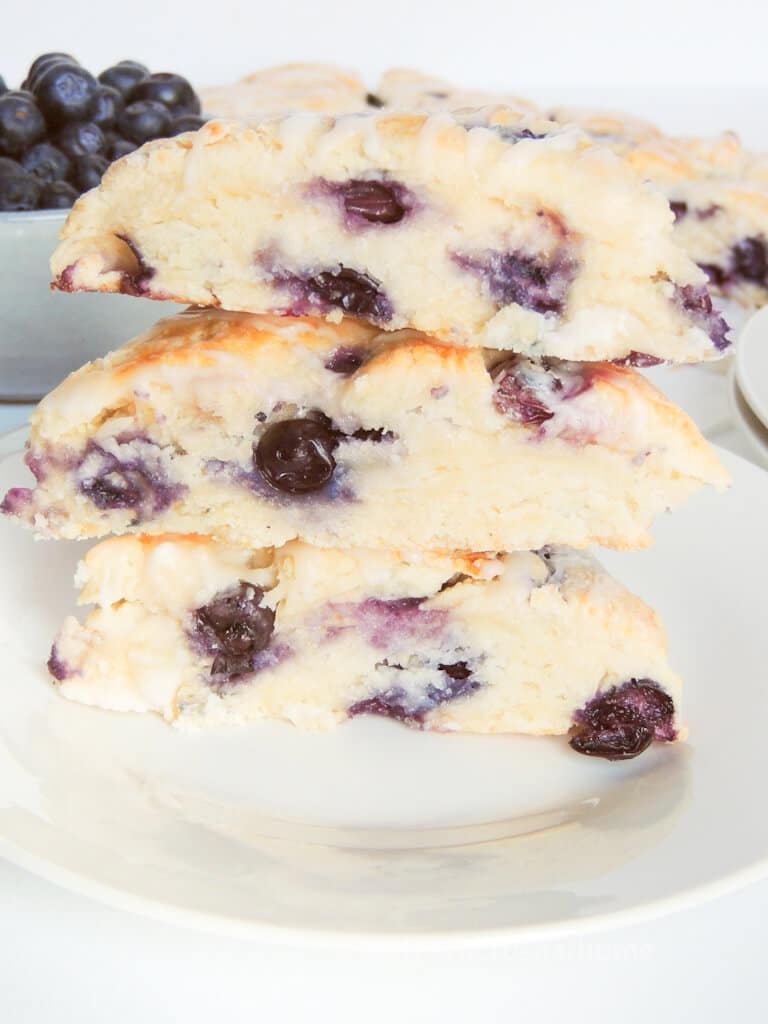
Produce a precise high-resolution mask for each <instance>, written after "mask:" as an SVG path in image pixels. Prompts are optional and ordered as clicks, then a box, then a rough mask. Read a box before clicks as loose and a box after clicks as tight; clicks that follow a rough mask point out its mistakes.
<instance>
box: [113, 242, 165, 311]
mask: <svg viewBox="0 0 768 1024" xmlns="http://www.w3.org/2000/svg"><path fill="white" fill-rule="evenodd" d="M115 238H119V239H120V241H121V242H124V243H125V244H126V245H127V246H128V248H129V249H130V251H131V253H132V255H133V258H134V259H135V260H136V269H135V270H133V271H129V270H123V271H122V276H121V280H120V291H121V292H124V293H125V294H126V295H136V296H142V295H147V294H148V292H149V290H150V289H149V282H150V281H151V280H152V278H153V277H154V276H155V273H156V271H155V268H154V267H150V266H149V264H148V263H147V262H146V261H145V259H144V256H143V255H142V252H141V249H140V248H139V246H138V245H137V244H136V242H134V241H133V239H132V238H131V237H130V236H129V235H120V234H117V233H116V234H115Z"/></svg>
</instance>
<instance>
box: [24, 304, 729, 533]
mask: <svg viewBox="0 0 768 1024" xmlns="http://www.w3.org/2000/svg"><path fill="white" fill-rule="evenodd" d="M681 372H685V371H681ZM284 420H291V421H297V420H298V421H300V423H301V424H302V425H305V424H306V423H307V421H310V420H311V421H312V423H313V424H314V423H317V424H319V427H318V428H315V427H312V428H311V429H312V430H313V431H314V432H315V433H319V435H320V437H321V442H322V441H323V438H324V437H326V435H325V434H324V433H323V432H324V431H328V432H332V434H333V439H332V441H333V447H332V448H330V449H329V450H331V451H332V455H333V459H334V460H335V468H333V471H332V474H331V475H330V476H329V477H328V478H327V479H326V480H325V482H324V483H323V486H322V487H318V488H315V489H314V490H313V491H312V493H301V494H293V493H285V492H284V491H283V490H281V489H280V488H279V486H276V485H275V483H274V480H270V479H269V475H267V477H265V476H264V472H263V467H259V465H258V453H259V452H260V451H262V450H263V444H264V445H266V443H267V442H266V441H263V439H264V438H265V436H266V435H267V433H268V432H269V431H270V430H272V428H274V426H275V424H278V423H280V422H281V421H284ZM301 429H303V426H302V427H301ZM270 436H273V437H274V436H275V435H274V434H272V435H270ZM262 442H263V444H262ZM323 443H324V442H323ZM328 443H329V444H331V441H329V442H328ZM27 460H28V464H29V466H30V468H31V469H32V470H33V472H34V473H35V475H36V476H37V478H38V483H37V486H36V488H35V489H34V490H28V489H24V488H15V489H13V490H12V491H11V492H9V494H8V496H7V497H6V499H5V502H4V511H6V512H8V513H11V514H15V515H17V516H19V517H20V518H21V519H22V520H23V521H25V522H26V523H28V524H30V525H32V526H33V527H34V528H35V530H36V531H37V532H38V534H40V535H42V536H48V537H70V538H72V537H96V536H103V535H105V534H106V533H123V532H126V531H142V532H150V533H158V532H167V531H175V532H194V533H210V534H213V535H216V536H218V537H219V538H223V539H227V540H229V541H231V542H233V543H235V544H242V545H244V546H247V547H254V546H263V545H270V544H276V545H277V544H284V543H285V542H287V541H289V540H292V539H301V540H303V541H305V542H307V543H311V544H317V545H320V546H325V547H332V546H335V547H387V548H426V549H430V550H435V549H439V550H446V551H453V550H465V551H466V550H471V551H480V550H505V551H507V550H518V549H527V548H537V547H540V546H541V545H543V544H549V543H559V544H570V545H573V546H575V547H584V546H586V545H589V544H592V543H602V544H606V545H608V546H611V547H619V548H624V547H636V546H643V545H645V544H646V543H648V542H649V539H650V538H649V536H648V527H649V525H650V522H651V520H652V518H653V516H654V515H656V514H658V513H659V512H661V511H663V510H665V509H667V508H671V507H674V506H675V505H677V504H679V503H680V502H681V501H683V500H684V499H685V498H687V497H688V496H689V495H690V494H691V493H693V492H694V491H696V490H697V489H698V488H699V487H700V486H701V485H702V484H704V483H711V484H714V485H715V486H717V487H723V486H724V485H725V484H726V483H727V475H726V474H725V471H724V470H723V469H722V467H721V465H720V464H719V462H718V460H717V458H716V456H715V455H714V453H713V451H712V450H711V449H710V447H709V446H708V445H707V444H706V442H705V441H704V440H703V438H702V437H701V435H700V434H699V432H698V430H697V429H696V427H695V425H694V424H693V423H692V422H691V421H690V420H689V419H688V417H687V416H685V415H684V414H683V413H682V412H680V411H679V410H678V409H676V408H675V407H674V406H673V405H672V404H671V403H669V402H668V401H667V400H666V399H665V398H664V397H663V396H662V395H661V394H660V393H659V392H658V391H657V390H656V389H655V388H654V387H653V386H652V385H651V384H650V383H649V382H648V381H647V380H646V379H645V378H644V377H643V376H642V375H641V374H640V373H638V372H637V371H635V370H632V369H629V368H626V367H619V366H614V365H612V364H607V363H594V364H582V365H579V364H574V363H562V362H558V361H556V360H555V361H551V360H545V361H543V362H542V361H538V362H537V361H531V360H529V359H527V358H526V357H521V356H509V355H508V354H504V353H499V352H496V351H490V350H486V351H483V350H481V349H468V348H459V347H451V346H447V345H443V344H441V343H439V342H436V341H435V340H434V339H431V338H428V337H426V336H424V335H420V334H416V333H414V332H407V331H404V332H399V333H394V334H393V333H384V332H379V331H377V330H376V329H375V328H374V327H371V326H370V325H368V324H365V323H364V322H362V321H356V320H353V319H345V320H343V321H342V322H341V323H339V324H332V323H329V322H327V321H324V320H312V319H308V318H301V319H293V318H289V317H277V316H272V317H269V316H257V315H252V314H235V313H223V312H218V311H189V312H187V313H184V314H182V315H181V316H178V317H173V318H170V319H168V320H165V321H161V322H160V323H159V324H157V325H156V326H155V327H154V328H153V329H152V330H150V331H149V332H147V333H146V334H144V335H142V336H140V337H139V338H138V339H136V341H134V342H132V343H129V344H127V345H125V346H123V348H121V349H119V350H118V351H117V352H115V353H113V354H112V355H110V356H107V357H105V358H104V359H101V360H97V361H96V362H94V363H90V364H88V365H87V366H85V367H83V368H82V369H81V370H79V371H77V372H76V373H74V374H72V375H71V376H70V377H69V378H68V379H67V380H66V381H64V383H63V384H61V385H60V386H59V387H58V388H56V389H55V390H54V391H53V392H52V393H51V394H50V395H49V396H48V397H47V398H45V399H44V400H43V401H42V402H41V404H40V405H39V407H38V408H37V410H36V411H35V413H34V414H33V417H32V434H31V439H30V443H29V449H28V454H27Z"/></svg>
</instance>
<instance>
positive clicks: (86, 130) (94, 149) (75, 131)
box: [56, 121, 107, 161]
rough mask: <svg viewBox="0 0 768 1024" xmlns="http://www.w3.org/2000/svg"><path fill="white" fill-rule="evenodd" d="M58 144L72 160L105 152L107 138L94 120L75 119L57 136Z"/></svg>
mask: <svg viewBox="0 0 768 1024" xmlns="http://www.w3.org/2000/svg"><path fill="white" fill-rule="evenodd" d="M56 145H57V146H58V148H59V149H60V150H61V151H62V153H65V154H66V155H67V156H68V157H69V158H70V160H73V161H74V160H77V159H78V157H81V156H87V155H88V154H93V153H103V152H104V150H105V149H106V145H107V140H106V139H105V138H104V133H103V132H102V130H101V128H99V126H98V125H97V124H93V122H92V121H74V122H73V123H72V124H65V125H64V127H63V128H62V129H61V131H60V132H59V133H58V135H57V136H56Z"/></svg>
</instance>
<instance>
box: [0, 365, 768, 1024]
mask: <svg viewBox="0 0 768 1024" xmlns="http://www.w3.org/2000/svg"><path fill="white" fill-rule="evenodd" d="M721 380H722V384H723V388H722V393H721V394H719V397H718V398H717V402H718V403H719V402H720V400H722V403H723V404H722V409H719V408H716V409H712V408H709V410H708V412H709V413H710V414H711V420H710V421H711V422H719V423H723V422H725V426H721V427H720V428H719V429H717V430H716V431H715V432H714V433H713V434H712V435H711V436H712V439H713V440H716V441H717V442H718V443H720V444H723V445H725V446H726V447H728V448H730V449H732V450H733V451H736V452H737V453H738V454H740V455H744V456H746V457H748V451H747V448H746V446H745V445H744V443H743V441H742V440H741V438H740V436H739V434H738V433H737V432H736V431H735V429H733V428H732V427H729V426H728V425H727V419H728V416H729V414H728V411H727V402H726V399H725V378H721ZM676 397H677V396H676ZM29 409H30V407H29V406H23V405H5V406H3V405H0V431H5V430H10V429H12V428H14V427H16V426H19V425H21V423H23V421H24V419H25V417H26V415H27V414H28V412H29ZM4 585H6V586H8V585H12V584H11V583H10V581H7V580H6V581H4ZM733 682H736V681H733ZM735 796H736V797H737V796H738V795H737V794H736V795H735ZM713 814H717V808H713ZM692 855H693V856H695V851H692ZM766 948H768V880H766V881H764V882H760V883H755V884H752V885H750V886H748V887H747V888H745V889H742V890H740V891H738V892H735V893H733V894H731V895H729V896H725V897H721V898H720V899H718V900H715V901H713V902H709V903H705V904H703V905H701V906H698V907H695V908H693V909H690V910H687V911H681V912H678V913H676V914H671V915H668V916H665V917H662V918H659V919H656V920H653V921H649V922H647V923H644V924H640V925H633V926H631V927H623V928H615V929H612V930H610V931H606V932H602V933H598V934H594V935H590V936H584V937H582V938H571V939H563V940H561V941H542V942H537V943H532V944H518V945H509V946H507V947H505V948H501V949H498V948H497V949H491V950H474V951H467V952H451V953H445V952H443V953H437V952H434V953H413V952H408V953H402V954H399V953H391V952H390V953H383V952H380V953H373V952H369V951H360V952H355V951H350V952H339V951H327V952H326V951H322V950H317V949H309V948H298V947H287V946H270V945H267V944H264V943H261V942H247V941H243V940H236V939H231V938H223V937H220V936H217V935H211V934H208V933H205V932H202V931H200V932H198V931H194V930H188V929H184V928H180V927H175V926H171V925H167V924H160V923H157V922H155V921H152V920H149V919H145V918H142V917H138V916H134V915H132V914H128V913H125V912H121V911H117V910H112V909H110V908H107V907H104V906H101V905H99V904H97V903H95V902H93V901H91V900H90V899H87V898H85V897H82V896H78V895H75V894H73V893H70V892H67V891H65V890H63V889H59V888H57V887H55V886H53V885H51V884H49V883H47V882H43V881H41V880H39V879H38V878H35V877H33V876H32V875H30V874H28V873H26V872H25V871H22V870H21V869H19V868H16V867H14V866H12V865H10V864H6V863H4V862H2V861H0V1022H1V1024H6V1022H8V1024H49V1022H56V1024H69V1022H72V1024H75V1022H76V1024H102V1022H109V1024H140V1022H141V1024H144V1022H146V1024H164V1022H166V1021H174V1022H176V1021H182V1020H183V1021H184V1022H185V1024H198V1022H200V1024H202V1022H205V1024H210V1021H212V1020H215V1021H216V1022H217V1024H218V1022H221V1024H240V1022H241V1021H242V1022H245V1021H248V1022H249V1024H251V1022H253V1021H257V1020H258V1021H267V1022H272V1021H278V1020H279V1021H280V1022H281V1024H285V1022H288V1024H290V1022H293V1021H302V1022H303V1021H308V1022H309V1021H311V1022H313V1024H315V1022H319V1021H323V1020H326V1019H333V1021H334V1024H345V1022H347V1021H350V1022H352V1021H355V1022H361V1021H365V1024H378V1022H379V1021H381V1022H382V1024H383V1022H387V1024H391V1022H392V1021H393V1020H404V1021H406V1022H407V1024H410V1022H411V1021H414V1022H415V1021H418V1022H420V1024H430V1022H432V1021H434V1022H435V1024H437V1022H440V1024H451V1022H453V1021H462V1022H464V1021H466V1020H468V1019H473V1020H476V1021H482V1022H485V1021H488V1022H495V1021H502V1020H504V1021H506V1020H513V1019H514V1020H519V1021H523V1022H525V1024H528V1022H531V1021H543V1022H550V1021H551V1022H555V1021H557V1022H558V1024H559V1022H561V1021H562V1020H563V1019H565V1020H567V1021H568V1022H575V1024H580V1022H582V1021H583V1022H587V1021H589V1022H593V1021H599V1022H601V1024H634V1022H635V1021H637V1022H640V1021H642V1022H644V1024H645V1022H646V1021H649V1020H653V1021H654V1022H656V1024H667V1022H670V1024H671V1022H675V1024H676V1022H678V1021H681V1020H683V1019H689V1020H692V1021H695V1022H696V1024H707V1022H709V1021H713V1022H714V1021H720V1020H722V1019H724V1018H725V1017H726V1016H727V1017H728V1019H733V1020H739V1021H744V1022H746V1024H752V1022H758V1021H763V1020H765V1019H766V1017H767V1016H768V993H767V992H766V983H765V959H766V955H765V950H766Z"/></svg>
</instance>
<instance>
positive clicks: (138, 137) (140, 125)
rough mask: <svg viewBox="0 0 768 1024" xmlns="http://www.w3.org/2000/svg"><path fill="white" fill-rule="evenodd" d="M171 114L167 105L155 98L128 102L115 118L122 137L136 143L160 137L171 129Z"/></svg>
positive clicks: (164, 135) (139, 143)
mask: <svg viewBox="0 0 768 1024" xmlns="http://www.w3.org/2000/svg"><path fill="white" fill-rule="evenodd" d="M171 123H172V120H171V115H170V112H169V111H168V109H167V107H164V106H163V104H162V103H158V102H156V101H155V100H137V101H136V102H135V103H129V104H128V106H127V107H126V108H125V110H124V111H123V112H122V114H120V117H119V118H118V120H117V128H118V131H119V132H120V134H121V135H122V136H123V138H126V139H130V140H131V141H132V142H135V143H136V144H137V145H139V146H140V145H141V144H142V143H143V142H148V141H149V140H150V139H161V138H164V137H166V136H167V135H168V133H169V132H170V130H171Z"/></svg>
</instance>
